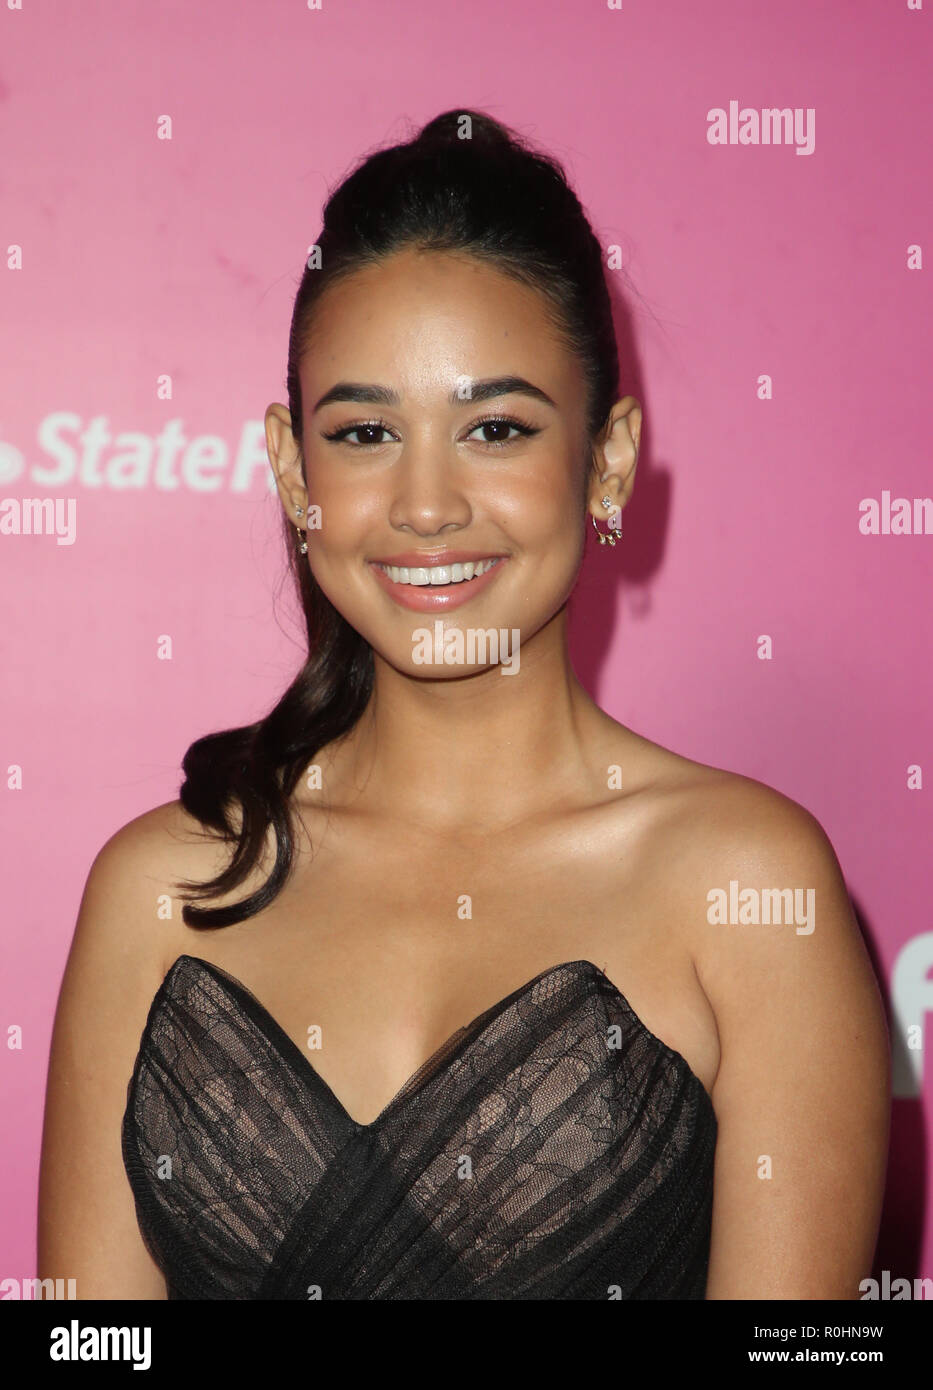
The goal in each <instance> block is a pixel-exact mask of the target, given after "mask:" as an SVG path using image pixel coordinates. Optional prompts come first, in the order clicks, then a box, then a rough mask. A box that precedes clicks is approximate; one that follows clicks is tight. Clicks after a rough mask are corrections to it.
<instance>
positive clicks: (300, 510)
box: [295, 507, 308, 555]
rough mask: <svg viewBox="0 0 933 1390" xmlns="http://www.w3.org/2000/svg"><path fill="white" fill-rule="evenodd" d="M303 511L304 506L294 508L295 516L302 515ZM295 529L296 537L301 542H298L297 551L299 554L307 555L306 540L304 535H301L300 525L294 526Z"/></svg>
mask: <svg viewBox="0 0 933 1390" xmlns="http://www.w3.org/2000/svg"><path fill="white" fill-rule="evenodd" d="M304 512H305V509H304V507H296V508H295V515H296V516H304ZM295 530H296V531H297V532H298V539H299V541H300V542H301V544H300V545H299V547H298V553H299V555H307V553H308V542H307V540H306V539H305V537H304V536H303V535H302V533H301V527H300V526H296V527H295Z"/></svg>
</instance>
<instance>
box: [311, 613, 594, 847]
mask: <svg viewBox="0 0 933 1390" xmlns="http://www.w3.org/2000/svg"><path fill="white" fill-rule="evenodd" d="M565 615H566V608H564V609H561V611H560V612H559V613H557V614H555V616H554V618H552V619H551V621H550V623H548V624H547V625H546V626H545V627H544V628H542V629H541V631H540V632H538V633H536V634H535V636H534V638H533V639H532V641H530V642H529V643H528V644H527V646H525V645H523V646H522V648H521V662H520V667H519V670H518V671H517V672H516V673H515V674H513V675H505V674H503V671H502V668H501V667H500V666H498V665H496V666H491V667H490V668H489V669H488V670H484V671H479V672H476V673H475V674H468V675H464V676H454V677H452V678H451V677H446V678H443V677H442V678H430V677H428V678H413V677H411V676H407V675H403V674H401V673H400V672H399V671H397V670H396V669H395V668H394V667H392V666H390V665H389V664H388V663H387V662H385V661H383V660H382V659H381V658H380V657H379V656H378V655H377V656H376V657H375V680H374V687H373V695H372V698H371V699H370V702H369V704H368V706H367V708H366V712H365V713H364V715H363V716H362V718H361V719H360V720H359V722H358V724H357V725H356V726H355V727H354V729H352V730H351V732H350V733H349V734H348V735H347V737H346V739H344V740H343V741H342V742H341V744H340V745H339V746H338V748H337V750H336V752H335V755H334V760H333V763H332V766H331V768H330V770H329V771H326V772H325V784H326V785H327V786H328V788H329V793H328V796H327V800H328V801H330V800H331V799H332V797H333V796H336V799H337V800H338V801H340V802H347V803H350V802H352V804H353V806H354V807H355V808H356V809H363V808H368V807H373V808H374V809H375V808H381V809H382V810H383V812H384V811H385V810H386V808H390V809H391V812H392V815H393V818H397V819H400V820H403V821H408V822H410V823H413V824H418V825H421V826H424V827H426V828H429V829H437V830H438V831H444V830H448V829H449V830H457V829H459V830H461V831H468V830H473V829H475V830H482V831H484V832H485V833H487V834H488V833H489V832H490V831H491V830H495V829H496V828H503V827H505V826H508V825H512V824H515V823H517V822H520V821H522V820H524V819H526V818H527V817H529V816H531V815H534V814H535V813H536V812H540V809H541V804H542V788H546V789H547V800H548V802H549V803H550V804H551V805H554V804H559V803H560V802H561V801H564V800H568V801H571V802H572V801H574V800H575V799H579V797H580V796H582V795H585V793H586V790H587V788H589V787H591V786H592V784H593V776H594V766H593V764H594V758H595V761H596V762H599V760H600V753H599V748H598V729H597V725H599V724H601V723H604V722H605V720H606V716H605V715H603V714H602V712H601V711H600V710H599V709H598V707H597V706H596V705H595V704H594V702H593V700H592V699H591V698H590V696H589V695H588V694H587V693H586V691H585V690H584V689H583V687H582V686H581V685H580V683H579V681H578V680H577V678H576V675H575V673H574V671H573V668H572V666H571V664H570V659H569V655H568V652H567V639H566V616H565ZM605 761H607V762H608V758H607V759H606V760H605ZM601 766H602V764H601V763H600V767H601ZM597 771H598V769H597Z"/></svg>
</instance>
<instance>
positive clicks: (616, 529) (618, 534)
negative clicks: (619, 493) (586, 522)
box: [590, 496, 622, 545]
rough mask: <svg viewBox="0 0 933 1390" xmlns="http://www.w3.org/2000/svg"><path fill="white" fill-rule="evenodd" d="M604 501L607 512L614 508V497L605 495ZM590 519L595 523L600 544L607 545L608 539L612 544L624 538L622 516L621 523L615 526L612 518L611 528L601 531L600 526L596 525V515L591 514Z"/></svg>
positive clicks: (594, 528)
mask: <svg viewBox="0 0 933 1390" xmlns="http://www.w3.org/2000/svg"><path fill="white" fill-rule="evenodd" d="M602 502H603V506H604V507H605V508H606V511H607V512H608V511H610V510H611V508H612V498H611V497H608V496H607V497H604V498H603V499H602ZM590 521H592V523H593V530H594V531H595V532H596V534H597V536H598V537H599V543H600V545H605V544H606V542H607V541H608V542H609V544H610V545H615V543H616V541H617V540H619V541H620V540H621V539H622V518H621V516H620V517H619V524H618V526H613V524H612V520H611V519H610V522H609V526H610V529H609V530H608V531H600V529H599V527H598V526H597V525H596V518H595V516H592V515H591V516H590Z"/></svg>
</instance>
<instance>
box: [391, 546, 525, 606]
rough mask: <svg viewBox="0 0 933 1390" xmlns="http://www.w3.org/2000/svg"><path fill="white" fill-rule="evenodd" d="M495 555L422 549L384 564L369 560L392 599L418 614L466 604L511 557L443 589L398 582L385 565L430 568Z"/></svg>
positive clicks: (489, 582) (446, 585)
mask: <svg viewBox="0 0 933 1390" xmlns="http://www.w3.org/2000/svg"><path fill="white" fill-rule="evenodd" d="M492 558H493V556H491V555H481V554H480V553H479V552H478V551H457V550H450V551H446V552H444V553H443V555H441V556H439V557H437V558H435V557H433V556H431V557H429V556H426V555H425V554H424V552H423V551H422V552H421V553H420V554H419V553H418V552H417V551H410V552H407V553H406V554H405V555H393V556H392V557H391V559H387V560H385V561H383V562H382V563H380V562H378V561H375V560H371V561H370V562H369V563H370V568H371V569H372V572H373V574H374V575H375V576H376V582H377V583H378V584H381V585H382V587H383V589H385V591H386V593H387V594H388V595H389V596H390V598H393V599H395V602H396V603H398V604H400V605H401V607H402V608H410V609H413V610H414V611H415V612H417V613H434V612H438V611H446V610H447V609H450V608H460V607H462V605H463V604H464V603H469V601H470V599H472V598H475V597H476V596H477V594H480V593H482V591H483V590H484V589H488V588H489V585H490V584H491V583H492V582H493V581H494V580H495V578H496V575H497V574H499V572H500V571H501V570H503V569H504V568H505V566H506V565H507V564H508V560H507V559H506V558H505V557H504V556H503V557H502V558H500V559H499V562H498V564H495V565H493V567H492V569H489V570H487V571H486V573H485V574H481V575H480V576H479V578H478V579H463V580H461V581H460V583H459V584H445V585H444V587H443V588H438V589H432V588H430V587H428V586H425V585H423V584H396V583H395V582H394V580H392V579H390V578H389V576H388V575H387V574H386V572H385V570H384V569H383V568H382V564H391V565H399V566H402V565H405V566H407V567H409V568H411V567H412V566H415V565H423V566H426V567H427V568H430V567H432V566H434V565H456V564H464V563H466V562H467V561H469V560H473V561H477V560H486V559H490V560H491V559H492Z"/></svg>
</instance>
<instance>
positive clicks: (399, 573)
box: [379, 556, 501, 584]
mask: <svg viewBox="0 0 933 1390" xmlns="http://www.w3.org/2000/svg"><path fill="white" fill-rule="evenodd" d="M500 559H501V556H495V557H494V558H492V559H489V560H467V561H465V562H464V563H463V564H457V565H431V566H430V567H423V566H416V565H412V566H411V567H406V566H405V565H380V566H379V568H380V569H382V570H385V572H386V574H387V575H388V576H389V578H390V579H391V580H392V583H393V584H462V583H463V582H464V581H465V580H468V579H478V578H479V576H480V575H481V574H485V573H486V571H487V570H491V569H492V567H493V565H497V564H498V563H499V560H500Z"/></svg>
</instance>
